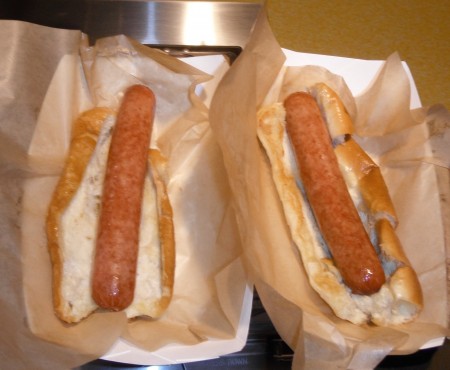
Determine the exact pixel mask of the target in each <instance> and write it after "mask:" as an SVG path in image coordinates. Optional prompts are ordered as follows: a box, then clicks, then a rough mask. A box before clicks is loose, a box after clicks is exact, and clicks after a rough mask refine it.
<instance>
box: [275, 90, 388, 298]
mask: <svg viewBox="0 0 450 370" xmlns="http://www.w3.org/2000/svg"><path fill="white" fill-rule="evenodd" d="M284 107H285V110H286V129H287V132H288V135H289V137H290V140H291V143H292V146H293V149H294V152H295V154H296V159H297V164H298V166H299V171H300V175H301V178H302V182H303V185H304V188H305V192H306V195H307V198H308V201H309V203H310V205H311V208H312V211H313V214H314V216H315V219H316V221H317V224H318V226H319V229H320V231H321V233H322V236H323V238H324V240H325V242H326V243H327V245H328V248H329V250H330V252H331V254H332V256H333V260H334V261H335V264H336V266H337V268H338V269H339V271H340V272H341V275H342V278H343V280H344V282H345V283H346V285H347V286H348V287H349V288H350V289H351V291H352V292H353V293H355V294H372V293H375V292H377V291H378V290H379V289H380V288H381V286H382V285H383V284H384V282H385V276H384V271H383V268H382V266H381V263H380V261H379V259H378V256H377V254H376V251H375V249H374V247H373V246H372V244H371V242H370V239H369V237H368V235H367V233H366V231H365V229H364V226H363V224H362V222H361V219H360V217H359V214H358V211H357V210H356V207H355V206H354V204H353V202H352V199H351V197H350V194H349V192H348V189H347V186H346V184H345V181H344V179H343V176H342V174H341V172H340V169H339V165H338V162H337V159H336V156H335V154H334V152H333V147H332V143H331V139H330V136H329V133H328V131H327V128H326V124H325V122H324V121H323V118H322V115H321V112H320V109H319V107H318V105H317V103H316V101H315V99H314V98H313V97H312V96H311V95H310V94H307V93H303V92H298V93H294V94H291V95H290V96H289V97H288V98H287V99H286V100H285V101H284Z"/></svg>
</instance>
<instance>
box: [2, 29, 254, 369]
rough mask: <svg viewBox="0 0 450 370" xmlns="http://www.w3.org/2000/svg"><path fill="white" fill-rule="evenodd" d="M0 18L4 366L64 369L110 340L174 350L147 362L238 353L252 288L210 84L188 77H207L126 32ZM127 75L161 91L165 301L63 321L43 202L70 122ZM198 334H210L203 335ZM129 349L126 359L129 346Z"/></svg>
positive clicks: (113, 100)
mask: <svg viewBox="0 0 450 370" xmlns="http://www.w3.org/2000/svg"><path fill="white" fill-rule="evenodd" d="M0 29H1V30H2V34H3V31H5V36H8V37H6V39H7V42H6V40H5V42H6V44H5V45H2V46H4V47H3V49H2V50H4V51H5V55H4V57H2V58H0V61H1V63H2V70H3V71H5V76H6V77H5V79H4V83H3V84H2V86H1V93H0V96H1V102H0V112H1V115H2V117H3V120H2V125H1V135H0V140H1V143H2V145H1V148H0V156H1V157H0V158H1V162H0V165H1V167H0V172H1V173H2V179H1V204H2V207H1V222H0V224H1V225H3V226H2V228H4V230H3V231H4V232H3V233H2V235H1V238H2V243H1V247H2V248H1V257H2V259H1V260H2V261H4V263H5V264H6V265H5V268H4V270H3V271H4V274H5V275H4V276H6V279H4V280H3V279H2V287H1V288H2V289H1V291H0V295H1V297H2V302H5V304H2V308H1V310H2V319H3V322H4V323H5V324H4V328H3V330H2V336H1V338H2V348H4V349H5V352H4V353H5V354H7V355H6V358H3V357H2V366H5V368H14V369H22V368H23V369H29V368H33V369H41V368H42V369H52V368H58V369H64V368H73V367H74V366H77V365H80V364H82V363H85V362H88V361H90V360H93V359H96V358H98V357H101V356H103V355H106V354H107V353H108V355H109V356H110V357H109V358H110V359H112V360H115V359H117V357H115V356H114V352H113V346H116V345H117V344H118V343H119V342H121V343H126V346H127V351H130V349H131V350H132V349H133V348H136V349H139V351H140V353H147V354H151V353H154V352H155V351H158V350H159V349H160V348H163V347H165V346H167V345H169V344H170V345H171V346H174V347H177V350H178V352H177V351H175V352H174V353H176V354H178V358H173V357H172V358H171V357H170V356H165V357H164V354H163V353H162V354H161V356H159V357H158V356H154V357H152V356H146V357H145V358H142V356H141V357H139V356H138V357H139V361H146V362H141V363H147V364H151V363H152V361H156V362H155V363H156V364H164V363H172V362H177V361H183V360H185V361H193V360H195V359H196V357H195V356H192V355H191V354H190V348H193V352H194V353H196V354H197V356H199V355H200V354H199V352H198V349H197V346H200V348H203V349H204V351H203V353H202V356H201V357H200V358H201V359H203V358H209V357H215V356H218V355H220V354H225V353H229V352H230V351H236V350H239V349H240V348H241V347H242V346H243V345H244V343H245V337H246V333H247V330H248V320H249V314H250V311H249V310H248V307H250V302H249V299H250V301H251V296H252V293H251V287H250V286H249V284H248V283H247V278H246V273H245V271H244V269H243V265H242V261H241V258H240V255H241V253H242V250H241V244H240V240H239V235H238V232H237V229H236V223H235V218H234V212H233V209H232V207H231V204H230V199H231V192H230V189H229V187H228V183H227V176H226V172H225V169H224V166H223V161H222V155H221V152H220V149H219V147H218V145H217V143H216V141H215V139H214V137H213V136H212V133H211V130H210V128H209V122H208V107H207V105H206V104H205V101H206V100H207V99H210V95H208V94H209V93H208V94H206V93H205V91H204V90H202V88H199V84H200V83H202V82H205V83H206V81H208V80H210V79H211V78H212V76H209V75H207V74H206V73H204V72H201V71H200V70H197V69H196V68H194V67H192V66H190V65H189V64H186V63H184V62H182V61H179V60H178V59H175V58H172V57H169V56H167V55H166V54H164V53H162V52H159V51H156V50H151V49H149V48H147V47H144V46H142V45H139V44H138V43H136V42H134V41H133V40H130V39H128V38H126V37H124V36H117V37H111V38H106V39H102V40H99V41H97V43H96V45H95V47H88V46H87V38H86V36H85V35H83V34H81V33H80V32H76V31H64V30H55V29H50V28H46V27H41V26H37V25H31V24H26V23H22V22H1V23H0ZM11 40H12V46H10V45H9V42H11ZM219 69H220V71H223V69H221V68H219ZM133 83H142V84H146V85H148V86H150V87H151V88H152V89H153V90H154V92H155V94H156V98H157V101H158V107H157V111H156V118H155V124H154V125H155V129H154V131H153V135H152V142H151V146H152V147H158V148H159V149H160V150H161V151H162V152H163V154H164V155H165V157H166V158H167V159H168V171H169V178H170V180H169V183H168V189H169V197H170V199H171V203H172V207H173V210H174V224H175V239H176V250H177V252H176V253H177V254H176V275H175V287H174V295H173V300H172V302H171V305H170V307H169V309H168V311H167V312H166V314H165V315H164V316H163V317H162V318H161V319H159V320H154V321H149V320H137V321H133V322H127V320H126V318H125V316H124V314H123V313H98V314H97V313H96V314H93V315H91V316H90V317H89V318H88V319H86V320H84V321H83V322H82V323H80V324H78V325H73V326H68V325H64V324H63V323H62V322H60V321H59V320H58V319H57V318H56V316H55V315H54V313H53V307H52V299H51V264H50V259H49V254H48V251H47V243H46V235H45V229H44V226H45V217H46V213H47V208H48V204H49V201H50V199H51V196H52V191H53V189H54V186H55V184H56V181H57V179H58V177H59V174H60V172H61V169H62V166H63V165H64V160H65V154H66V152H67V149H68V146H69V143H70V132H71V125H72V122H73V120H74V119H75V118H76V117H77V116H78V115H79V114H80V113H81V112H83V111H85V110H86V109H89V108H91V107H94V106H99V105H103V106H108V107H112V108H115V107H117V106H118V104H119V103H120V99H121V96H122V94H123V91H124V89H125V88H126V87H127V86H129V85H130V84H133ZM215 83H217V82H215ZM196 92H197V93H198V94H199V95H200V96H197V94H196ZM205 99H206V100H205ZM7 261H8V262H7ZM243 312H245V315H244V316H243ZM237 334H239V338H236V336H237ZM222 341H223V342H222ZM207 342H212V343H215V344H216V345H215V347H208V346H202V344H203V343H207ZM3 343H4V344H5V345H4V346H3ZM108 351H109V352H108ZM116 354H117V353H116ZM183 356H184V357H183ZM197 358H198V357H197ZM121 359H122V360H123V358H120V356H119V360H121ZM128 359H129V360H130V362H133V357H132V354H131V356H129V357H128ZM138 363H139V362H138Z"/></svg>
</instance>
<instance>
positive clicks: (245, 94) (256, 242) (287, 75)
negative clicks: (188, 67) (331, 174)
mask: <svg viewBox="0 0 450 370" xmlns="http://www.w3.org/2000/svg"><path fill="white" fill-rule="evenodd" d="M316 80H320V81H322V82H326V83H328V84H329V85H330V86H332V87H333V88H334V89H336V90H337V92H338V93H339V94H340V95H341V96H342V98H343V101H344V104H345V105H346V107H347V109H348V110H349V112H350V114H351V115H352V117H353V118H354V120H355V126H356V135H355V138H357V140H358V142H360V144H361V145H362V146H363V148H365V149H366V151H367V152H368V153H369V154H370V155H371V156H372V157H373V159H374V160H375V161H376V162H377V163H378V164H379V165H380V166H381V171H382V173H383V175H384V176H385V179H386V182H387V185H388V187H389V189H390V192H391V196H392V199H393V202H394V205H395V207H396V209H397V212H398V217H399V223H400V225H399V227H398V229H397V233H398V235H399V237H400V239H401V241H402V243H403V246H404V249H405V251H406V253H407V255H408V257H409V259H410V260H411V262H412V264H413V266H414V268H415V269H416V271H417V273H418V275H419V279H420V283H421V285H422V287H423V292H424V301H425V305H424V309H423V312H422V313H421V315H420V317H419V318H418V319H417V320H416V321H415V322H414V323H411V324H408V325H404V326H401V327H400V326H399V327H392V328H381V327H375V326H368V325H366V326H355V325H353V324H351V323H349V322H346V321H343V320H340V319H338V318H337V317H336V316H335V315H334V314H333V313H332V312H331V310H330V308H329V307H328V305H327V304H325V303H324V301H322V300H321V299H320V298H319V296H318V295H317V294H316V293H315V292H314V291H313V290H312V289H311V287H310V285H309V283H308V281H307V277H306V276H305V273H304V270H303V267H302V264H301V256H299V253H298V251H297V249H296V248H295V246H294V245H293V244H292V241H291V238H290V234H289V229H288V227H287V226H286V222H285V219H284V215H283V212H282V208H281V205H280V202H279V200H278V197H277V193H276V190H275V187H274V184H273V181H272V178H271V174H270V168H269V165H268V161H267V159H266V157H265V154H264V152H263V150H262V149H261V147H260V145H259V143H258V141H257V136H256V111H257V109H258V108H259V107H261V106H262V104H270V103H272V102H275V101H280V99H282V98H283V96H285V95H286V94H287V93H288V92H289V91H292V90H295V89H301V88H302V87H304V86H305V85H308V84H311V83H312V82H314V81H316ZM410 95H411V94H410V86H409V80H408V76H407V74H406V72H405V70H404V68H403V64H402V62H401V60H400V58H399V56H398V55H396V54H393V55H392V56H391V57H389V58H388V59H387V60H386V61H385V63H384V64H383V66H382V68H381V69H380V70H379V72H378V73H377V74H376V76H375V77H374V80H373V81H372V83H370V84H369V85H368V86H367V88H366V89H365V90H364V91H363V92H362V93H361V94H360V95H359V96H357V97H355V98H354V97H353V95H352V92H351V91H350V90H349V88H348V86H347V84H346V83H345V81H344V80H343V79H342V77H341V76H339V75H335V74H333V73H331V72H330V71H329V70H327V69H324V68H323V67H320V66H304V65H303V66H302V65H301V63H299V66H298V67H285V65H284V54H283V51H282V50H281V48H280V47H279V45H278V44H277V42H276V40H275V39H274V37H273V35H272V34H271V31H270V29H269V26H268V23H267V20H266V18H265V15H264V14H262V15H261V16H260V18H259V19H258V22H257V24H256V27H255V30H254V32H253V34H252V39H251V40H250V42H249V44H248V45H247V47H246V49H245V50H244V52H243V53H242V54H241V55H240V56H239V58H238V59H237V60H236V62H235V64H234V65H233V66H232V67H231V68H230V70H229V71H228V73H227V74H226V75H225V76H224V78H223V79H222V81H221V83H220V84H219V86H218V88H217V90H216V94H215V96H214V99H213V101H212V104H211V111H210V116H211V126H212V128H213V131H214V134H215V135H216V138H217V140H218V142H219V145H220V147H221V149H222V151H223V156H224V161H225V166H226V169H227V171H228V174H229V181H230V185H231V188H232V191H233V196H234V199H233V200H234V204H235V207H236V210H237V220H238V225H239V230H240V232H241V236H242V240H243V245H244V255H245V264H246V268H247V270H248V271H249V273H250V274H251V277H252V279H253V280H254V282H255V286H256V289H257V290H258V293H259V294H260V296H261V300H262V302H263V305H264V307H265V308H266V310H267V311H268V313H269V315H270V317H271V319H272V320H273V322H274V324H275V326H276V329H277V331H278V332H279V333H280V335H281V336H282V337H283V339H284V340H285V341H286V342H287V343H288V344H289V345H290V346H291V348H292V349H294V350H295V358H294V365H293V367H294V368H311V369H316V368H321V369H328V368H329V369H335V368H354V369H361V368H372V367H375V366H376V364H378V363H379V362H380V361H381V360H382V359H383V358H384V357H385V356H386V355H388V354H406V353H412V352H415V351H417V350H418V349H420V348H421V347H422V346H423V345H425V344H426V343H427V342H428V341H430V340H432V339H436V338H443V337H445V336H446V335H447V334H448V330H447V286H446V283H447V274H446V233H448V223H447V224H445V223H446V222H448V221H447V220H446V219H445V217H443V210H445V209H447V208H448V204H446V203H444V202H442V200H443V199H448V192H449V187H448V182H447V183H445V182H444V183H443V185H444V186H443V187H440V186H439V184H438V180H437V169H438V168H439V169H441V168H442V167H438V168H437V167H436V164H437V163H439V165H441V166H444V167H445V166H447V167H448V160H449V158H450V152H449V150H450V141H449V135H448V132H449V127H448V126H449V125H448V122H449V115H448V112H445V111H443V110H442V109H441V111H440V112H439V113H437V112H436V111H435V110H433V109H431V110H430V111H427V109H425V108H424V109H422V110H421V112H420V114H419V112H417V111H416V112H411V111H410V100H409V99H410ZM223 107H226V108H225V109H224V108H223ZM432 112H433V113H432ZM431 114H432V115H433V116H434V118H431V117H430V115H431ZM418 117H420V119H418ZM430 120H431V122H434V123H431V122H430ZM438 121H439V123H437V122H438ZM435 126H436V127H438V129H435V130H434V131H433V130H430V127H431V128H433V127H435ZM436 148H439V151H438V152H436V150H437V149H436ZM446 172H447V173H448V169H446ZM445 185H447V186H445ZM445 197H447V198H445ZM446 225H447V226H446Z"/></svg>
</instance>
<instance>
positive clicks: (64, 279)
mask: <svg viewBox="0 0 450 370" xmlns="http://www.w3.org/2000/svg"><path fill="white" fill-rule="evenodd" d="M114 122H115V116H114V112H113V111H111V110H109V109H105V108H95V109H93V110H90V111H87V112H85V113H83V114H82V115H81V116H80V117H79V118H78V119H77V120H76V121H75V123H74V126H73V130H72V140H71V144H70V148H69V153H68V155H67V157H66V162H65V166H64V169H63V172H62V174H61V177H60V179H59V182H58V183H57V186H56V188H55V191H54V194H53V198H52V200H51V203H50V206H49V210H48V215H47V239H48V248H49V252H50V257H51V263H52V268H53V303H54V308H55V312H56V315H57V316H58V317H59V318H60V319H61V320H63V321H65V322H68V323H76V322H79V321H80V320H82V319H83V318H85V317H87V316H88V315H90V314H91V313H92V312H94V311H96V310H97V309H98V307H97V305H96V304H95V302H94V301H93V299H92V296H91V289H92V288H91V269H92V263H93V253H94V249H95V237H96V234H97V221H98V208H99V202H100V194H101V191H102V188H103V175H104V171H105V163H106V159H107V154H108V148H109V141H110V136H111V129H112V127H113V125H114ZM149 163H150V165H149V172H148V176H147V178H146V181H145V188H144V201H143V210H142V218H141V234H140V239H141V240H140V247H139V248H140V249H139V257H138V267H137V270H138V273H137V278H136V279H137V280H136V289H135V298H134V300H133V302H132V304H131V305H130V306H129V307H128V308H127V309H126V314H127V317H129V318H133V317H137V316H150V317H158V316H160V315H161V314H162V313H163V312H164V310H165V309H166V308H167V306H168V304H169V302H170V299H171V296H172V289H173V279H174V266H175V252H174V249H175V247H174V231H173V222H172V208H171V206H170V202H169V198H168V196H167V190H166V186H165V183H166V178H165V176H166V175H165V160H164V158H163V157H162V155H161V154H160V153H159V152H158V151H157V150H153V149H152V150H150V151H149Z"/></svg>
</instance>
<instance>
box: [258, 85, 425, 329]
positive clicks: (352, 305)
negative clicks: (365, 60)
mask: <svg viewBox="0 0 450 370" xmlns="http://www.w3.org/2000/svg"><path fill="white" fill-rule="evenodd" d="M312 90H313V91H314V92H313V93H312V94H313V95H314V96H316V97H320V98H319V99H322V102H319V105H320V106H321V107H322V109H323V110H324V111H326V112H327V113H326V115H325V117H331V119H329V120H328V121H327V123H328V125H330V126H331V127H330V128H329V131H330V132H331V133H332V134H331V135H332V137H333V138H334V140H333V142H334V143H335V144H336V148H335V152H336V153H337V157H338V162H339V164H340V167H341V170H342V172H343V173H344V179H345V180H346V183H347V186H348V188H349V191H350V194H351V196H352V199H353V201H354V203H355V205H356V207H357V209H358V211H359V213H360V216H361V219H362V221H363V223H364V226H365V227H366V230H367V231H368V234H369V235H370V236H371V241H372V243H373V244H374V246H375V248H376V250H377V252H378V255H379V258H380V260H381V262H382V266H383V270H384V271H385V275H386V277H387V280H386V283H385V284H384V285H383V286H382V287H381V289H380V290H379V291H378V292H377V293H375V294H372V295H368V296H364V295H357V294H352V293H351V291H350V289H349V288H348V287H346V286H345V285H344V283H343V281H342V277H341V274H340V272H339V270H338V269H337V268H336V266H335V265H334V263H333V260H332V258H331V255H330V252H329V251H328V248H327V246H326V245H325V243H324V241H323V239H322V237H321V235H320V232H319V229H318V227H317V225H316V221H315V219H314V217H313V215H312V211H311V209H310V207H309V204H308V202H307V200H306V197H305V195H304V191H303V188H302V181H301V178H300V176H299V173H298V170H297V168H296V166H297V165H296V161H295V156H294V154H293V150H292V148H291V144H290V142H289V138H288V136H287V133H286V130H285V110H284V107H283V105H282V103H275V104H273V105H271V106H267V107H263V108H262V109H261V110H260V111H259V113H258V126H257V134H258V138H259V140H260V142H261V144H262V146H263V148H264V150H265V152H266V154H267V157H268V160H269V162H270V166H271V170H272V177H273V180H274V184H275V187H276V189H277V192H278V195H279V197H280V200H281V203H282V207H283V210H284V213H285V217H286V222H287V224H288V226H289V228H290V231H291V235H292V239H293V241H294V244H295V245H296V247H297V248H298V249H299V251H300V255H301V259H302V263H303V266H304V268H305V272H306V274H307V276H308V279H309V281H310V284H311V286H312V287H313V289H314V290H315V291H316V292H317V293H318V294H319V295H320V296H321V297H322V299H324V301H325V302H327V303H328V305H329V306H330V307H331V308H332V310H333V311H334V312H335V314H336V316H338V317H340V318H342V319H344V320H348V321H350V322H352V323H354V324H358V325H361V324H364V323H369V322H372V323H374V324H376V325H382V326H386V325H397V324H402V323H407V322H410V321H412V320H414V318H416V317H417V315H418V314H419V312H420V310H421V308H422V292H421V288H420V284H419V281H418V279H417V276H416V273H415V272H414V270H413V268H412V267H411V264H410V263H409V261H408V259H407V258H406V256H405V253H404V251H403V248H402V246H401V244H400V241H399V239H398V237H397V236H396V234H395V230H394V228H395V226H396V224H397V218H396V214H395V210H394V207H393V205H392V202H391V200H390V197H389V194H388V191H387V188H386V185H385V183H384V180H383V178H382V176H381V172H380V170H379V168H378V166H376V164H375V163H374V162H373V161H372V160H371V159H370V157H369V156H368V155H367V154H366V153H365V152H364V151H363V150H362V149H361V148H360V147H359V146H358V145H357V144H356V142H355V141H353V140H352V139H351V137H350V140H348V139H349V135H350V134H351V133H352V132H353V127H350V126H349V123H350V124H351V123H352V121H351V119H350V117H349V115H348V114H347V112H346V111H345V108H344V106H343V105H342V103H341V102H340V100H339V98H338V97H337V95H336V94H335V93H334V92H333V91H332V90H331V89H329V88H328V87H327V86H326V85H324V84H320V85H316V86H314V88H313V89H312ZM328 98H330V101H328ZM330 106H331V107H330ZM339 138H341V139H339ZM336 139H337V140H336Z"/></svg>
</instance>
